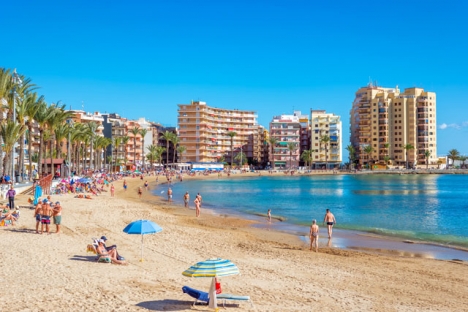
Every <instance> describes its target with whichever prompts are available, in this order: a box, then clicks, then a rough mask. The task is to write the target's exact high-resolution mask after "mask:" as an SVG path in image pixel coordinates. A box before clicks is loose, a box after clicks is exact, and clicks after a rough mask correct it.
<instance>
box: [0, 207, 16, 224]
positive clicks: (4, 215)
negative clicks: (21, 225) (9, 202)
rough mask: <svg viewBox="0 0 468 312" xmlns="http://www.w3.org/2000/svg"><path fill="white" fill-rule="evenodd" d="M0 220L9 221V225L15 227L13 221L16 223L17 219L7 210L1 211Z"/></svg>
mask: <svg viewBox="0 0 468 312" xmlns="http://www.w3.org/2000/svg"><path fill="white" fill-rule="evenodd" d="M1 219H2V220H10V221H11V225H15V221H17V220H18V219H17V218H16V217H15V216H14V215H13V213H12V212H10V211H9V210H3V211H2V217H1Z"/></svg>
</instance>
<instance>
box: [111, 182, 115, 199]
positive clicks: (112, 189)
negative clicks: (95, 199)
mask: <svg viewBox="0 0 468 312" xmlns="http://www.w3.org/2000/svg"><path fill="white" fill-rule="evenodd" d="M110 191H111V197H114V192H115V187H114V184H111V188H110Z"/></svg>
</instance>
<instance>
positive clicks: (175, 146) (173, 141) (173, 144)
mask: <svg viewBox="0 0 468 312" xmlns="http://www.w3.org/2000/svg"><path fill="white" fill-rule="evenodd" d="M171 142H172V146H174V154H173V157H172V163H173V164H175V157H176V151H177V145H178V144H179V142H180V138H179V137H178V136H177V135H176V134H175V133H174V135H173V136H172V139H171Z"/></svg>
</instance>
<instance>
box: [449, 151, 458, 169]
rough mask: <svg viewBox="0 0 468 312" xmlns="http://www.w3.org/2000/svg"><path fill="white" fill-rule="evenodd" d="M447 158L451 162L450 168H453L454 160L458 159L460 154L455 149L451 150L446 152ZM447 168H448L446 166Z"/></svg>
mask: <svg viewBox="0 0 468 312" xmlns="http://www.w3.org/2000/svg"><path fill="white" fill-rule="evenodd" d="M447 157H448V158H449V159H451V160H452V167H454V166H455V160H457V159H458V157H460V152H459V151H458V150H456V149H451V150H450V151H449V152H448V155H447ZM447 168H448V166H447Z"/></svg>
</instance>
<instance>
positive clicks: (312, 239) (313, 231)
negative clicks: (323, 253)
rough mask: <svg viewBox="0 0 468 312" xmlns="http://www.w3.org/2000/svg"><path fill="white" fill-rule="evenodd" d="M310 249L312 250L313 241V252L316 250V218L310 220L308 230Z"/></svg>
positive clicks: (317, 236)
mask: <svg viewBox="0 0 468 312" xmlns="http://www.w3.org/2000/svg"><path fill="white" fill-rule="evenodd" d="M309 239H310V250H312V248H313V246H314V242H315V252H317V251H318V239H319V227H318V225H317V221H316V220H312V225H311V226H310V232H309Z"/></svg>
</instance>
